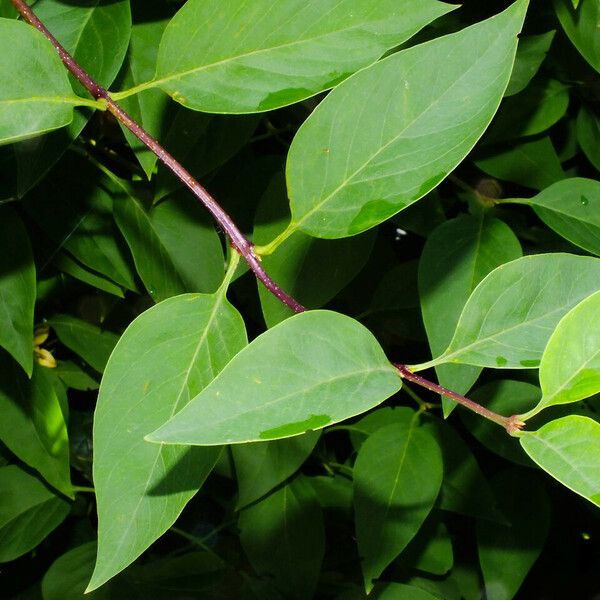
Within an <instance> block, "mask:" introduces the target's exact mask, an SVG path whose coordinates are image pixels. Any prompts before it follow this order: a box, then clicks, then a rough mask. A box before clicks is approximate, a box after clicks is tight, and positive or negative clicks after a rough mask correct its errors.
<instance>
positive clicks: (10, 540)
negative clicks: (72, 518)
mask: <svg viewBox="0 0 600 600" xmlns="http://www.w3.org/2000/svg"><path fill="white" fill-rule="evenodd" d="M0 490H2V493H1V494H0V563H4V562H10V561H11V560H14V559H15V558H18V557H19V556H22V555H23V554H26V553H27V552H29V551H30V550H32V549H33V548H35V547H36V546H37V545H38V544H39V543H40V542H41V541H42V540H43V539H44V538H45V537H46V536H47V535H48V534H49V533H50V532H51V531H52V530H53V529H55V528H56V527H58V526H59V525H60V524H61V523H62V522H63V521H64V519H65V517H66V516H67V514H68V513H69V510H70V507H69V503H68V502H66V501H65V500H63V499H62V498H60V497H58V496H56V495H54V494H53V493H52V492H51V491H50V490H48V488H47V487H46V486H45V485H44V484H43V483H41V482H40V481H38V480H37V479H36V478H35V477H32V476H31V475H28V474H27V473H26V472H25V471H23V470H22V469H20V468H19V467H17V466H15V465H9V466H8V467H0Z"/></svg>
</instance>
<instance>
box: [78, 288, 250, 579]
mask: <svg viewBox="0 0 600 600" xmlns="http://www.w3.org/2000/svg"><path fill="white" fill-rule="evenodd" d="M225 292H226V287H222V288H221V289H220V290H219V291H218V292H217V293H216V294H215V295H210V296H208V295H199V294H185V295H182V296H177V297H175V298H171V299H169V300H165V301H164V302H161V303H160V304H158V305H156V306H155V307H153V308H151V309H149V310H148V311H146V312H145V313H143V314H142V315H140V316H139V317H138V318H137V319H136V320H135V321H134V322H133V323H132V324H131V325H130V326H129V327H128V329H127V330H126V332H125V333H124V334H123V336H122V337H121V339H120V340H119V343H118V344H117V347H116V348H115V351H114V352H113V354H112V355H111V359H110V361H109V364H108V365H107V368H106V373H105V376H104V378H103V380H102V384H101V386H100V395H99V397H98V406H97V408H96V415H95V421H94V452H95V460H94V481H95V484H96V497H97V501H98V520H99V532H100V534H99V546H98V559H97V562H96V568H95V570H94V575H93V577H92V580H91V582H90V584H89V586H88V590H93V589H95V588H97V587H99V586H100V585H102V584H103V583H104V582H105V581H107V580H108V579H110V578H111V577H113V576H114V575H116V574H117V573H118V572H119V571H121V570H122V569H123V568H125V567H126V566H127V565H128V564H130V563H131V562H132V561H133V560H134V559H135V558H137V557H138V556H139V555H140V554H141V553H142V552H143V551H144V550H145V549H146V548H147V547H148V546H149V545H150V544H151V543H152V542H154V540H156V539H157V538H158V537H160V536H161V535H162V534H163V533H164V532H165V531H166V530H167V529H168V528H169V527H170V526H171V525H172V524H173V523H174V521H175V520H176V518H177V517H178V516H179V514H180V513H181V511H182V510H183V508H184V506H185V505H186V503H187V502H188V500H189V499H190V498H191V497H192V496H193V495H194V494H195V493H196V491H197V490H198V488H199V487H200V486H201V485H202V483H203V482H204V480H205V479H206V477H207V476H208V474H209V473H210V471H211V470H212V468H213V466H214V464H215V462H216V460H217V458H218V455H219V452H220V449H219V448H188V447H162V446H160V445H157V444H148V443H146V442H145V441H144V439H143V438H144V435H145V434H146V433H148V432H149V431H152V430H153V429H155V428H156V427H157V426H158V425H159V424H161V423H163V422H164V421H165V420H166V419H168V418H169V417H170V416H172V415H173V414H174V413H175V412H176V411H177V410H178V409H181V408H182V407H183V406H185V404H187V402H188V401H189V399H190V398H192V397H194V396H195V395H196V394H198V393H199V392H200V391H201V390H202V388H204V386H206V385H207V384H208V383H209V382H210V381H211V379H213V377H214V376H215V375H216V374H217V373H218V372H219V371H220V370H221V369H222V368H223V367H224V366H225V365H226V364H227V362H228V361H229V360H230V359H231V357H232V356H234V355H235V354H236V352H238V351H239V350H240V349H241V348H242V347H243V346H244V345H245V343H246V334H245V329H244V324H243V321H242V319H241V317H240V316H239V314H238V313H237V311H236V310H235V309H234V308H233V307H232V306H231V305H230V304H229V303H228V302H227V300H226V298H225ZM164 367H168V368H169V370H170V372H169V373H168V374H167V373H166V372H165V371H164ZM115 424H118V425H117V427H115Z"/></svg>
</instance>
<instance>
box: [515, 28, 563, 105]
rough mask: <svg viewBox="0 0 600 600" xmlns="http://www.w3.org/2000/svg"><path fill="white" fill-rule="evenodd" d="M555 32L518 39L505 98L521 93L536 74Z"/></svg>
mask: <svg viewBox="0 0 600 600" xmlns="http://www.w3.org/2000/svg"><path fill="white" fill-rule="evenodd" d="M555 33H556V31H548V32H547V33H542V34H541V35H528V36H523V37H520V38H519V46H518V48H517V56H516V57H515V66H514V67H513V70H512V73H511V75H510V81H509V82H508V87H507V88H506V92H505V93H504V95H505V96H512V95H514V94H518V93H519V92H521V91H523V90H524V89H525V88H526V87H527V85H528V84H529V82H530V81H531V79H532V78H533V76H534V75H535V74H536V73H537V72H538V69H539V68H540V66H541V64H542V63H543V62H544V59H545V58H546V54H548V50H549V49H550V45H551V44H552V40H553V39H554V34H555Z"/></svg>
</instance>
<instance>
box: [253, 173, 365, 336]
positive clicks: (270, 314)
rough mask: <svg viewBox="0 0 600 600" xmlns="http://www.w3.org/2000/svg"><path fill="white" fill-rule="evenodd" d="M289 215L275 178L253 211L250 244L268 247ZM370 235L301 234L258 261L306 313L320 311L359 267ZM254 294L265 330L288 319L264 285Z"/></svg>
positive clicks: (280, 177)
mask: <svg viewBox="0 0 600 600" xmlns="http://www.w3.org/2000/svg"><path fill="white" fill-rule="evenodd" d="M289 217H290V212H289V208H288V203H287V199H286V195H285V180H284V178H283V174H282V173H279V174H277V175H276V176H275V177H274V178H273V180H272V181H271V184H270V185H269V187H268V188H267V191H266V192H265V195H264V196H263V199H262V201H261V204H260V205H259V207H258V210H257V213H256V217H255V219H256V220H255V226H254V236H253V241H254V243H255V244H257V245H258V244H263V243H267V242H270V241H271V240H273V239H274V238H276V237H277V236H278V235H279V234H280V233H281V232H282V231H284V230H285V228H286V225H287V224H288V223H289V220H290V219H289ZM374 233H375V232H368V233H366V234H364V235H361V236H356V237H353V238H352V239H342V240H319V239H317V238H313V237H310V236H308V235H306V234H304V233H302V232H300V231H296V232H295V233H294V234H292V235H291V236H290V237H289V238H288V239H286V240H285V241H284V242H283V243H282V244H281V246H279V247H278V248H277V251H276V252H275V253H273V254H271V255H267V256H264V257H263V258H262V264H263V267H264V268H265V270H266V271H267V273H269V275H270V276H271V277H272V278H273V279H274V280H275V281H276V282H277V284H278V285H279V286H280V287H281V288H282V289H284V290H286V292H287V293H288V294H291V295H292V296H293V297H294V298H296V299H297V300H298V301H299V302H300V303H302V304H303V305H304V306H306V307H307V308H321V307H322V306H324V305H325V304H327V302H329V301H330V300H332V299H333V298H334V297H335V296H336V294H337V293H338V292H339V291H340V290H342V289H343V288H344V287H345V286H346V285H347V284H348V283H349V282H350V281H352V279H353V278H354V277H355V276H356V275H357V273H358V272H359V271H360V270H361V269H362V268H363V267H364V265H365V263H366V262H367V259H368V258H369V254H370V253H371V248H372V246H373V242H374V237H375V236H374V235H373V234H374ZM258 293H259V296H260V303H261V306H262V311H263V316H264V318H265V322H266V323H267V326H269V327H272V326H273V325H276V324H277V323H279V322H281V321H283V319H285V318H287V317H289V316H291V315H293V314H294V313H293V312H292V310H291V309H290V308H288V307H287V306H285V305H284V304H282V303H281V301H280V300H278V299H277V298H275V296H273V294H271V292H269V291H268V290H267V289H266V288H265V287H264V286H263V285H259V288H258Z"/></svg>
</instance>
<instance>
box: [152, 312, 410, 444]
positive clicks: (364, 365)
mask: <svg viewBox="0 0 600 600" xmlns="http://www.w3.org/2000/svg"><path fill="white" fill-rule="evenodd" d="M400 387H401V382H400V378H399V377H398V375H397V374H396V370H395V369H394V367H392V365H391V364H390V363H389V362H388V361H387V359H386V357H385V354H384V353H383V351H382V349H381V347H380V346H379V344H378V343H377V341H376V340H375V338H374V337H373V336H372V335H371V333H370V332H369V331H368V330H367V329H365V328H364V327H363V326H362V325H360V324H359V323H358V322H357V321H354V320H353V319H351V318H349V317H345V316H343V315H341V314H338V313H334V312H330V311H309V312H304V313H301V314H299V315H296V316H294V317H290V318H289V319H287V320H285V321H283V323H280V324H279V325H276V326H275V327H273V328H272V329H270V330H268V331H267V332H266V333H263V334H262V335H260V336H259V337H258V338H256V339H255V340H254V341H253V342H252V343H251V344H250V345H249V346H248V347H247V348H245V349H244V350H243V351H242V352H240V353H239V354H238V355H237V356H236V357H235V358H234V359H233V360H232V361H231V363H229V365H228V366H227V367H226V368H225V369H224V370H223V372H222V373H221V374H220V375H219V376H218V377H217V378H216V379H215V380H214V381H213V382H212V383H211V384H210V385H209V386H208V387H207V388H206V389H205V390H204V391H203V392H201V393H200V394H199V395H198V396H196V397H195V398H193V399H192V401H191V402H190V404H189V405H188V406H186V407H185V409H184V410H182V411H181V412H179V413H178V414H177V415H175V417H173V418H172V419H171V420H170V421H168V422H167V423H166V424H165V425H163V426H162V427H161V428H159V429H158V430H157V431H154V432H152V434H151V435H149V436H147V439H149V440H150V441H153V442H163V443H167V444H196V445H201V446H210V445H215V444H227V443H240V442H250V441H264V440H271V439H279V438H285V437H291V436H294V435H298V434H300V433H305V432H306V431H310V430H313V429H321V428H322V427H324V426H325V425H329V424H331V423H336V422H338V421H342V420H343V419H347V418H349V417H352V416H354V415H356V414H359V413H361V412H364V411H366V410H368V409H369V408H372V407H373V406H375V405H377V404H379V403H380V402H383V401H384V400H385V399H386V398H388V397H389V396H391V395H392V394H394V393H395V392H397V391H398V390H399V389H400Z"/></svg>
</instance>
